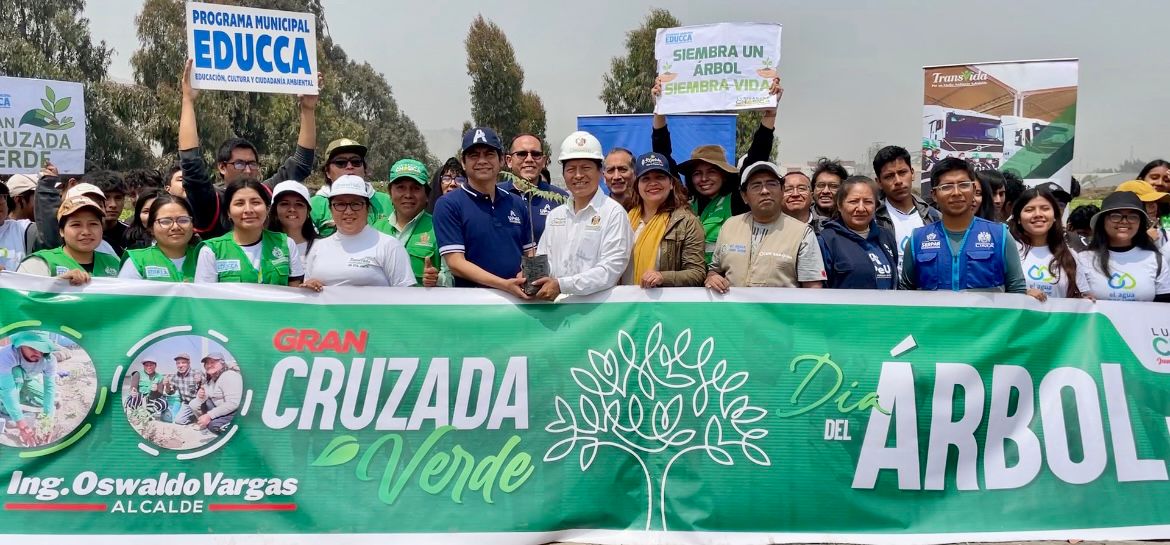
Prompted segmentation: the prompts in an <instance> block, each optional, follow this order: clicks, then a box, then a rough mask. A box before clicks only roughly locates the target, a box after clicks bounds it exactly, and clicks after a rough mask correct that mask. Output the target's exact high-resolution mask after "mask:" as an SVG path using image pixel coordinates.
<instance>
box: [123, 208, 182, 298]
mask: <svg viewBox="0 0 1170 545" xmlns="http://www.w3.org/2000/svg"><path fill="white" fill-rule="evenodd" d="M146 215H147V217H146V221H145V222H143V223H145V224H146V225H149V226H150V228H151V238H152V240H154V244H153V245H152V246H149V247H146V248H138V249H133V250H127V251H126V259H125V260H124V261H123V262H122V270H121V271H120V272H118V278H129V279H132V280H155V281H159V282H194V281H195V264H196V261H197V260H198V259H199V258H198V253H199V238H198V237H196V236H195V220H194V218H195V212H194V211H193V210H192V209H191V203H189V202H187V199H186V198H184V197H176V196H175V195H172V194H170V193H160V194H159V195H156V196H155V197H154V198H153V199H152V202H151V204H150V207H149V208H148V209H147V210H146Z"/></svg>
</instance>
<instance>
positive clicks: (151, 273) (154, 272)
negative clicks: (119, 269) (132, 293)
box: [145, 265, 171, 278]
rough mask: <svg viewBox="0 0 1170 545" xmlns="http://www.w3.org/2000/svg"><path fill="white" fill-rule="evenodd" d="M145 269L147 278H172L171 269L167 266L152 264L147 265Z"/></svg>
mask: <svg viewBox="0 0 1170 545" xmlns="http://www.w3.org/2000/svg"><path fill="white" fill-rule="evenodd" d="M145 271H146V277H147V278H170V277H171V271H168V270H167V268H166V267H158V266H154V265H151V266H148V267H146V269H145Z"/></svg>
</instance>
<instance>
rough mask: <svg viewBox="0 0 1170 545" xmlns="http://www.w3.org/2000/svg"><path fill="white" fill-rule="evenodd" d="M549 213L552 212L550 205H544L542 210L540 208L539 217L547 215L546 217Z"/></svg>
mask: <svg viewBox="0 0 1170 545" xmlns="http://www.w3.org/2000/svg"><path fill="white" fill-rule="evenodd" d="M551 211H552V206H550V205H548V204H545V205H544V208H541V209H540V215H542V216H547V215H548V213H549V212H551Z"/></svg>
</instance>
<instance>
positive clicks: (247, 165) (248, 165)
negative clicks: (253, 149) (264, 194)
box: [228, 161, 260, 170]
mask: <svg viewBox="0 0 1170 545" xmlns="http://www.w3.org/2000/svg"><path fill="white" fill-rule="evenodd" d="M228 164H229V165H231V166H232V168H234V169H236V170H260V163H258V162H256V161H232V162H230V163H228Z"/></svg>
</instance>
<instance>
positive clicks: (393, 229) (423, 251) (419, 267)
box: [374, 210, 440, 286]
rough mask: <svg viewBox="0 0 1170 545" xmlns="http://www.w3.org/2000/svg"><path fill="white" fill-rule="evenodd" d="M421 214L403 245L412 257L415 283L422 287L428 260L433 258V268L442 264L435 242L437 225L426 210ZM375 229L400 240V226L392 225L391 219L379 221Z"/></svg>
mask: <svg viewBox="0 0 1170 545" xmlns="http://www.w3.org/2000/svg"><path fill="white" fill-rule="evenodd" d="M419 214H420V216H421V217H419V218H418V221H417V222H416V223H415V224H414V230H413V231H411V232H410V236H409V237H407V239H406V240H405V241H403V243H402V244H403V245H404V246H406V253H407V254H409V255H410V268H411V270H413V271H414V281H415V282H417V285H419V286H421V285H422V281H423V269H424V268H425V267H426V265H425V264H426V258H428V257H429V258H431V266H432V267H435V268H439V264H440V262H439V245H438V243H436V242H435V225H434V223H433V220H432V218H431V214H430V212H427V211H426V210H423V211H422V212H420V213H419ZM374 229H377V230H379V231H381V232H383V233H386V234H387V235H390V236H392V237H394V238H398V233H399V232H398V226H396V225H394V224H393V223H391V222H390V219H389V218H386V219H381V220H378V222H377V223H375V224H374ZM400 240H401V239H400Z"/></svg>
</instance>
